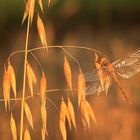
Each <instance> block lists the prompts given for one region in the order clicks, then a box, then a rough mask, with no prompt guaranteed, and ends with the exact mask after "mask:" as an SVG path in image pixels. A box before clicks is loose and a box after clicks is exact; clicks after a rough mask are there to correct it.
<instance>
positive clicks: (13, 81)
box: [7, 62, 17, 98]
mask: <svg viewBox="0 0 140 140" xmlns="http://www.w3.org/2000/svg"><path fill="white" fill-rule="evenodd" d="M7 72H8V73H9V77H10V83H11V87H12V90H13V93H14V96H15V98H16V94H17V93H16V76H15V72H14V69H13V67H12V65H11V64H10V62H9V64H8V69H7Z"/></svg>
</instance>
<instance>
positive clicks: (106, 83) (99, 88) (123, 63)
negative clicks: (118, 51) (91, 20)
mask: <svg viewBox="0 0 140 140" xmlns="http://www.w3.org/2000/svg"><path fill="white" fill-rule="evenodd" d="M95 65H96V69H95V70H93V71H92V72H86V73H84V77H85V81H86V83H88V86H87V88H86V94H87V95H90V94H93V93H99V92H104V91H106V94H107V91H108V88H109V87H110V86H111V84H112V81H115V83H116V84H117V85H118V87H119V88H120V90H121V92H122V94H123V96H124V98H125V99H126V101H128V102H129V100H128V97H127V94H126V91H125V90H124V88H123V87H122V85H121V84H120V81H119V78H121V79H129V78H131V77H133V76H135V75H136V74H137V73H139V72H140V49H138V50H136V51H134V52H133V53H131V54H129V55H128V56H127V57H126V58H124V59H118V60H117V61H115V62H113V63H110V62H109V60H108V59H107V57H105V56H103V57H102V56H97V54H95Z"/></svg>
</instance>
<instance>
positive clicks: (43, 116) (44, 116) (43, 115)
mask: <svg viewBox="0 0 140 140" xmlns="http://www.w3.org/2000/svg"><path fill="white" fill-rule="evenodd" d="M41 119H42V128H43V129H44V130H46V132H47V129H46V124H47V111H46V107H45V104H41Z"/></svg>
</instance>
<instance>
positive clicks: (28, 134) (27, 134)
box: [24, 127, 31, 140]
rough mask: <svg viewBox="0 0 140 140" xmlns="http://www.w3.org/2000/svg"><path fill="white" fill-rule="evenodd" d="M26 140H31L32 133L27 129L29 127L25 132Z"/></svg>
mask: <svg viewBox="0 0 140 140" xmlns="http://www.w3.org/2000/svg"><path fill="white" fill-rule="evenodd" d="M24 140H31V135H30V132H29V130H28V129H27V127H26V129H25V132H24Z"/></svg>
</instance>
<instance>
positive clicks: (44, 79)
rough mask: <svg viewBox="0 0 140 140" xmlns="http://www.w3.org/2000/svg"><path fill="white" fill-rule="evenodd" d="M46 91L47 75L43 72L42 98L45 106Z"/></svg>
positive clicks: (41, 83) (41, 82) (41, 81)
mask: <svg viewBox="0 0 140 140" xmlns="http://www.w3.org/2000/svg"><path fill="white" fill-rule="evenodd" d="M46 89H47V85H46V77H45V74H44V72H43V73H42V77H41V80H40V97H41V103H42V104H45V102H46Z"/></svg>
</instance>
